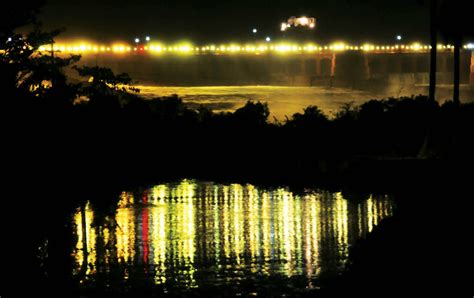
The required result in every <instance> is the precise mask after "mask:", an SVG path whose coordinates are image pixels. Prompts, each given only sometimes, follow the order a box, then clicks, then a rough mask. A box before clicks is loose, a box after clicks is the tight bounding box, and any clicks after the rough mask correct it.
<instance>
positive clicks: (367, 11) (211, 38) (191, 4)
mask: <svg viewBox="0 0 474 298" xmlns="http://www.w3.org/2000/svg"><path fill="white" fill-rule="evenodd" d="M425 2H426V1H425ZM292 15H295V16H300V15H306V16H314V17H316V18H317V21H318V29H317V31H316V32H315V36H316V40H315V41H316V42H317V41H321V42H330V41H335V40H341V39H342V40H345V41H348V42H395V36H396V35H397V34H402V35H403V36H404V38H405V41H406V42H410V41H414V40H420V41H423V40H427V39H428V24H429V19H428V8H427V7H422V6H420V5H419V3H418V1H417V0H397V1H385V0H384V1H382V0H366V1H360V0H359V1H356V0H312V1H308V0H291V1H290V0H254V1H250V0H240V1H226V0H221V1H217V0H203V1H191V0H181V1H180V0H134V1H132V0H130V1H126V0H113V1H112V0H102V1H101V0H69V1H65V0H48V2H47V4H46V6H44V7H43V9H42V14H41V20H42V21H43V22H44V24H45V25H46V26H47V27H48V28H57V27H66V28H67V31H66V33H64V34H63V35H62V37H63V38H69V37H83V38H89V39H93V40H98V41H113V40H132V39H133V38H134V37H135V36H144V35H150V36H152V37H153V38H154V39H159V40H164V41H168V42H170V41H177V40H180V39H187V40H190V41H193V42H194V43H196V44H200V43H207V42H224V41H227V42H230V41H249V40H252V38H253V37H252V33H251V29H252V28H253V27H256V28H258V29H259V31H260V33H261V34H262V36H263V35H270V36H272V37H278V36H279V34H280V32H279V26H280V24H281V22H282V21H285V20H286V19H288V17H290V16H292Z"/></svg>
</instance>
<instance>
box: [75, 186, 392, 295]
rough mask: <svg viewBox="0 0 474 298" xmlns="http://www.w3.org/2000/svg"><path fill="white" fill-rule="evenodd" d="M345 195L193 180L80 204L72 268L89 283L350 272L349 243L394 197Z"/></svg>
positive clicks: (305, 278)
mask: <svg viewBox="0 0 474 298" xmlns="http://www.w3.org/2000/svg"><path fill="white" fill-rule="evenodd" d="M347 199H348V198H346V197H344V196H343V195H342V194H341V193H338V192H336V193H333V192H327V191H319V190H309V189H308V190H305V191H304V193H303V194H299V195H297V194H295V193H292V192H291V191H289V190H288V189H286V188H274V189H264V188H259V187H256V186H253V185H249V184H247V185H240V184H231V185H223V184H216V183H210V182H197V181H193V180H183V181H180V182H177V183H169V184H162V185H156V186H154V187H152V188H150V189H146V190H143V191H140V192H135V193H130V192H124V193H122V195H121V196H120V198H118V199H117V202H116V204H115V205H114V207H113V208H112V211H109V212H103V211H97V208H95V207H94V206H93V205H91V204H90V203H88V204H87V205H84V206H83V207H81V208H78V209H77V212H76V213H75V215H74V216H73V221H74V224H75V234H76V235H75V236H76V238H75V239H76V240H77V243H76V246H75V247H74V248H73V252H72V253H73V256H74V259H75V272H74V274H75V277H76V278H77V279H78V280H79V281H80V283H81V284H83V285H84V287H86V286H92V287H93V286H94V285H96V284H99V283H100V284H105V285H108V286H114V285H115V286H117V285H119V286H123V285H124V284H127V283H130V284H143V285H147V286H161V287H163V289H168V290H169V289H170V288H174V289H178V290H179V289H183V290H184V289H187V290H189V289H193V288H212V287H221V286H224V287H237V288H238V287H239V286H240V285H243V284H250V285H251V286H252V287H253V286H255V285H258V284H260V285H262V284H263V286H264V287H272V286H279V285H278V284H275V280H277V281H287V280H298V285H299V286H300V287H302V288H312V287H316V285H317V284H318V279H319V278H320V277H323V276H331V275H334V274H337V273H339V272H341V271H342V270H343V268H344V264H345V263H346V261H347V258H348V253H349V248H350V246H351V245H353V244H354V242H355V241H356V240H357V239H359V238H361V237H364V236H365V235H366V234H367V233H370V232H371V231H372V229H373V228H374V227H375V226H376V225H377V224H378V223H379V222H380V221H381V220H382V219H384V218H386V217H389V216H391V214H392V212H393V208H394V205H393V202H392V200H391V199H390V198H389V197H388V196H375V195H367V197H366V198H365V200H362V201H361V202H359V203H355V202H352V201H350V200H347Z"/></svg>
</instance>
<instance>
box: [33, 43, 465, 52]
mask: <svg viewBox="0 0 474 298" xmlns="http://www.w3.org/2000/svg"><path fill="white" fill-rule="evenodd" d="M463 48H464V49H468V50H472V49H474V44H467V45H465V46H464V47H463ZM430 49H431V46H429V45H422V44H420V43H414V44H411V45H403V44H396V45H373V44H364V45H360V46H357V45H348V44H345V43H335V44H331V45H325V46H322V45H316V44H305V45H301V44H293V43H266V44H246V45H239V44H227V45H219V46H217V45H208V46H201V47H199V46H194V45H192V44H177V45H163V44H152V43H150V44H147V45H136V46H130V45H127V44H114V45H111V46H105V45H96V44H88V43H81V44H54V45H44V46H40V47H39V51H41V52H48V51H51V50H53V51H56V52H65V53H99V52H102V53H107V52H109V53H133V52H138V53H142V52H148V53H153V54H162V53H181V54H187V53H188V54H224V53H228V54H230V53H253V54H262V53H305V52H306V53H308V52H309V53H313V52H342V51H365V52H416V51H428V50H430ZM438 49H439V50H452V49H454V46H453V45H449V44H448V45H441V44H440V45H438Z"/></svg>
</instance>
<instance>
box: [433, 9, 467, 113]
mask: <svg viewBox="0 0 474 298" xmlns="http://www.w3.org/2000/svg"><path fill="white" fill-rule="evenodd" d="M440 7H441V9H440V15H439V29H440V31H441V33H442V34H443V36H444V38H445V39H446V40H447V41H448V42H452V43H453V45H454V81H453V88H454V89H453V101H454V102H455V103H456V104H458V105H459V103H460V98H459V97H460V96H459V86H460V64H461V47H462V42H463V39H464V38H466V37H470V36H474V27H473V26H472V16H471V14H472V10H471V8H470V2H469V1H461V0H450V1H446V0H445V1H442V3H441V5H440Z"/></svg>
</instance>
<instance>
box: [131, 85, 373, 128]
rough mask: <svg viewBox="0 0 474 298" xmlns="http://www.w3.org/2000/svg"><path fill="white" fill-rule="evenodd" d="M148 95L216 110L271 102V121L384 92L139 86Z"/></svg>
mask: <svg viewBox="0 0 474 298" xmlns="http://www.w3.org/2000/svg"><path fill="white" fill-rule="evenodd" d="M137 87H138V88H139V89H140V94H141V95H142V96H143V97H145V98H154V97H160V96H170V95H173V94H177V95H179V96H180V97H181V98H182V99H183V101H184V102H185V103H187V104H188V105H190V106H192V107H196V106H199V105H204V106H206V107H208V108H211V109H213V110H214V111H215V112H228V111H234V110H235V109H237V108H240V107H242V106H243V105H244V104H245V103H246V102H247V101H248V100H254V101H261V102H266V103H268V106H269V108H270V112H271V115H270V117H271V120H273V119H274V118H273V117H275V118H277V119H278V120H280V121H282V120H285V116H288V117H290V118H291V116H292V115H293V114H295V113H302V112H303V109H304V108H306V107H308V106H310V105H316V106H318V107H319V108H320V109H321V110H322V111H323V112H325V113H326V115H328V116H331V115H332V114H333V113H334V112H335V111H337V110H339V109H340V108H341V106H342V105H343V104H345V103H350V102H354V103H356V104H362V103H364V102H365V101H367V100H369V99H375V98H382V96H381V95H378V94H374V93H369V92H363V91H357V90H352V89H344V88H326V87H286V86H202V87H160V86H137Z"/></svg>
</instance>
